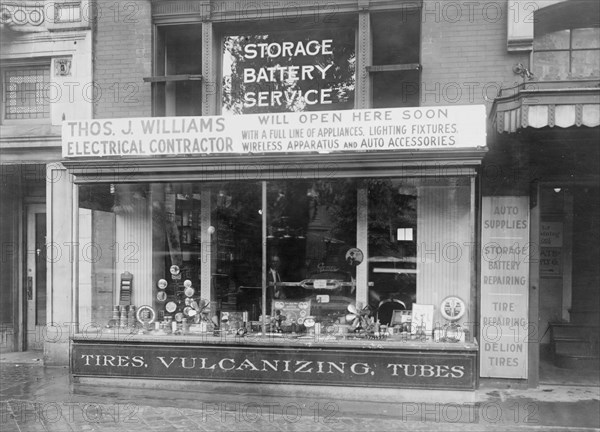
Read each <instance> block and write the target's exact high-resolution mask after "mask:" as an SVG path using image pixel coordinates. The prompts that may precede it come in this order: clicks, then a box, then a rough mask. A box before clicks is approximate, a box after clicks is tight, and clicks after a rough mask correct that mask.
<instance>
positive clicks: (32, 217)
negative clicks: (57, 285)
mask: <svg viewBox="0 0 600 432" xmlns="http://www.w3.org/2000/svg"><path fill="white" fill-rule="evenodd" d="M26 250H27V280H26V281H25V301H26V303H27V305H26V322H27V332H26V335H25V344H24V347H25V349H26V350H37V349H39V350H41V349H42V348H43V346H44V338H43V335H44V326H45V325H46V206H45V205H44V204H32V205H29V206H27V249H26Z"/></svg>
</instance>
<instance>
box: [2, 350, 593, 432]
mask: <svg viewBox="0 0 600 432" xmlns="http://www.w3.org/2000/svg"><path fill="white" fill-rule="evenodd" d="M0 373H1V378H2V380H1V382H0V430H1V431H2V432H5V431H19V432H23V431H28V432H29V431H33V432H36V431H44V432H65V431H68V432H70V431H77V432H79V431H86V432H87V431H90V432H96V431H98V432H99V431H102V432H105V431H114V432H121V431H128V432H137V431H143V432H150V431H251V432H253V431H257V432H258V431H261V432H262V431H266V432H270V431H273V432H281V431H290V432H292V431H293V432H296V431H307V432H308V431H310V432H320V431H323V432H337V431H344V432H350V431H361V432H362V431H368V430H377V431H404V430H406V431H434V430H440V431H464V432H468V431H484V430H485V431H492V432H494V431H517V432H518V431H563V430H565V431H566V430H568V431H592V430H598V431H600V389H599V388H598V387H596V386H587V387H584V386H577V387H575V386H540V387H538V388H536V389H510V388H508V389H507V388H499V387H493V386H487V387H486V386H484V387H481V388H480V389H478V390H476V391H475V392H472V394H470V395H469V398H467V399H466V400H468V402H465V401H463V400H457V401H455V402H452V401H448V394H447V393H444V392H439V391H438V392H436V391H427V392H421V393H419V394H423V395H425V396H426V397H428V399H427V400H426V401H424V402H417V401H416V400H415V401H414V402H411V401H407V400H403V399H401V398H398V399H396V400H389V401H385V400H381V397H378V396H379V393H378V392H379V391H380V389H375V388H370V389H364V399H363V400H356V399H352V398H349V399H348V398H346V399H345V398H344V397H342V396H341V395H342V394H343V393H340V392H339V389H332V390H331V391H330V392H329V393H327V392H321V393H319V392H317V391H316V389H315V390H313V392H312V394H311V389H310V388H306V389H297V390H295V391H292V392H290V394H289V395H288V396H287V397H286V396H285V395H284V394H280V395H277V394H276V395H273V394H269V393H268V392H267V390H265V388H262V387H260V386H258V385H255V387H254V388H252V387H249V386H241V385H239V386H238V385H235V386H231V385H230V386H227V385H221V386H220V385H218V384H207V385H206V386H205V387H204V391H202V392H191V391H187V390H186V391H175V390H172V389H170V390H160V389H159V390H156V389H148V388H136V387H131V386H130V387H129V388H127V387H126V386H125V387H118V386H106V385H104V386H97V385H77V384H74V383H73V382H71V379H70V376H69V371H68V369H67V368H64V367H63V368H58V367H44V366H43V365H41V364H40V363H39V362H37V363H36V362H24V363H13V362H9V361H2V362H0ZM348 394H352V395H355V396H356V395H360V394H363V393H357V392H354V393H352V392H350V391H349V392H348ZM313 395H314V396H313ZM327 395H329V396H327ZM335 395H340V397H337V398H336V397H335Z"/></svg>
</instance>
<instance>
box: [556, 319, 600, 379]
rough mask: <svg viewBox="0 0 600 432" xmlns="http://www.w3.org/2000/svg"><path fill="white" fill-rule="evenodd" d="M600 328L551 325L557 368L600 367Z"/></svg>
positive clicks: (562, 324)
mask: <svg viewBox="0 0 600 432" xmlns="http://www.w3.org/2000/svg"><path fill="white" fill-rule="evenodd" d="M599 331H600V328H599V327H598V326H596V325H588V324H575V323H550V344H551V347H552V353H553V355H554V364H555V365H556V366H557V367H561V368H567V369H575V368H586V369H588V368H596V369H597V368H598V367H600V344H599V342H598V340H599V337H598V335H599Z"/></svg>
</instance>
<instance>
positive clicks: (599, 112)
mask: <svg viewBox="0 0 600 432" xmlns="http://www.w3.org/2000/svg"><path fill="white" fill-rule="evenodd" d="M490 121H491V123H492V127H493V128H494V129H495V130H496V131H497V132H498V133H505V132H506V133H514V132H516V131H518V130H520V129H525V128H536V129H538V128H543V127H560V128H568V127H572V126H576V127H581V126H586V127H596V126H599V125H600V80H581V81H538V82H536V81H531V82H526V83H523V84H520V85H518V86H516V87H512V88H508V89H503V90H501V92H500V95H499V96H498V97H497V98H496V99H495V100H494V104H493V106H492V109H491V112H490Z"/></svg>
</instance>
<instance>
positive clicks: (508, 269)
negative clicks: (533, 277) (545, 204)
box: [480, 196, 530, 379]
mask: <svg viewBox="0 0 600 432" xmlns="http://www.w3.org/2000/svg"><path fill="white" fill-rule="evenodd" d="M481 217H482V225H481V227H482V228H481V248H482V250H481V339H480V342H481V343H480V348H481V351H480V376H482V377H494V378H523V379H525V378H527V346H528V345H527V344H528V331H529V322H528V313H529V252H530V251H529V199H528V197H511V196H502V197H483V198H482V216H481Z"/></svg>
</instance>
